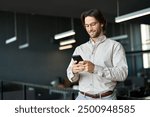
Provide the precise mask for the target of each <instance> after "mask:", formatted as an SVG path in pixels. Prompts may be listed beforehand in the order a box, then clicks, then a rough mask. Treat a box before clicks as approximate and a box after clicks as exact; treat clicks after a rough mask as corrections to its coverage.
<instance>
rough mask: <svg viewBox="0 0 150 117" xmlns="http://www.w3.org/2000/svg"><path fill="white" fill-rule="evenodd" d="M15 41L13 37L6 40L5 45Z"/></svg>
mask: <svg viewBox="0 0 150 117" xmlns="http://www.w3.org/2000/svg"><path fill="white" fill-rule="evenodd" d="M16 40H17V38H16V36H15V37H12V38H10V39H7V40H6V41H5V44H9V43H12V42H14V41H16Z"/></svg>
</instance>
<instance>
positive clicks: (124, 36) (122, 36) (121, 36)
mask: <svg viewBox="0 0 150 117" xmlns="http://www.w3.org/2000/svg"><path fill="white" fill-rule="evenodd" d="M109 38H110V39H112V40H120V39H126V38H128V35H126V34H125V35H119V36H115V37H109Z"/></svg>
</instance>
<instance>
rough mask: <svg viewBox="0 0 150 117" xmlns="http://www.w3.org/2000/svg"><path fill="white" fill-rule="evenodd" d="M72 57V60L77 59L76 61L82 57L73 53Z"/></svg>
mask: <svg viewBox="0 0 150 117" xmlns="http://www.w3.org/2000/svg"><path fill="white" fill-rule="evenodd" d="M72 58H73V60H74V61H77V63H78V62H79V61H83V59H82V57H81V56H80V55H73V56H72Z"/></svg>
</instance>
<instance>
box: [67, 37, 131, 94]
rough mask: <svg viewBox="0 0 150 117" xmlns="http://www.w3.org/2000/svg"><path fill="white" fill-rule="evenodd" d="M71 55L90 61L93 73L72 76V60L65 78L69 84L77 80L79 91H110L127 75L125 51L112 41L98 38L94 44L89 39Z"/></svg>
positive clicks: (92, 92)
mask: <svg viewBox="0 0 150 117" xmlns="http://www.w3.org/2000/svg"><path fill="white" fill-rule="evenodd" d="M73 55H81V57H82V58H83V59H84V60H88V61H91V62H92V63H93V64H94V65H95V67H94V72H93V73H89V72H85V71H84V72H81V73H79V74H73V72H72V64H73V59H71V62H70V64H69V66H68V68H67V76H68V79H69V80H70V81H71V82H75V81H77V80H79V90H80V91H83V92H88V93H91V94H95V93H103V92H106V91H110V90H111V91H112V90H114V88H115V87H116V84H117V81H124V80H125V79H126V78H127V75H128V66H127V62H126V57H125V51H124V48H123V47H122V45H121V44H120V43H119V42H117V41H114V40H111V39H108V38H106V36H105V35H103V36H100V37H99V38H98V39H97V41H96V42H95V43H94V42H93V41H92V40H91V39H90V40H89V41H88V42H86V43H84V44H82V45H80V46H78V47H76V49H75V51H74V53H73Z"/></svg>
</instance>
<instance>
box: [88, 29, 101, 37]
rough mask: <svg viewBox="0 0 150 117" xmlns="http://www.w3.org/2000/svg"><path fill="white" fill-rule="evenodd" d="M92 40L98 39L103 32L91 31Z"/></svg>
mask: <svg viewBox="0 0 150 117" xmlns="http://www.w3.org/2000/svg"><path fill="white" fill-rule="evenodd" d="M88 34H89V36H90V37H91V38H97V37H99V35H100V34H101V30H99V31H91V32H89V33H88Z"/></svg>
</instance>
